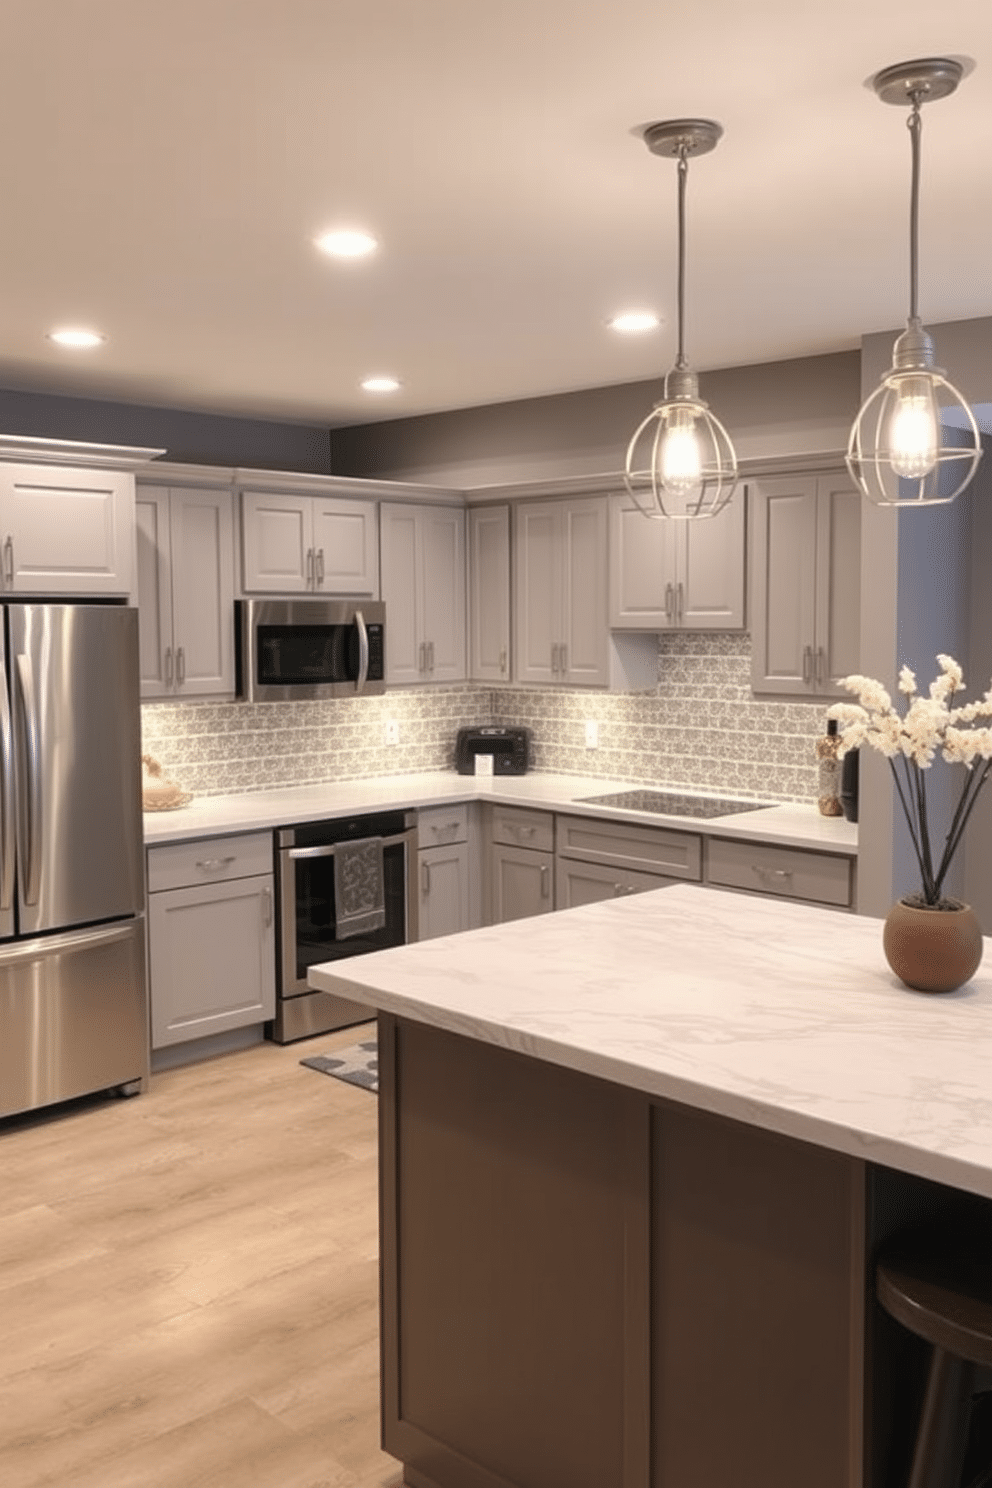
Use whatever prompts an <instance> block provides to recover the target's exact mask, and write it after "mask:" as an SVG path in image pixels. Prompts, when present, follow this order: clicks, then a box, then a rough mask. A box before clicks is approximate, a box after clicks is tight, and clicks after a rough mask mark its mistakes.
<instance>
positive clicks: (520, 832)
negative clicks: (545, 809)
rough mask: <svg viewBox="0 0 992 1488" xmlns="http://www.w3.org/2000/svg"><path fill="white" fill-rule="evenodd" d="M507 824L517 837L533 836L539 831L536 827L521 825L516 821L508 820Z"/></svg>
mask: <svg viewBox="0 0 992 1488" xmlns="http://www.w3.org/2000/svg"><path fill="white" fill-rule="evenodd" d="M506 825H507V826H508V827H509V829H510V831H511V832H512V833H513V835H514V836H515V837H533V835H534V833H535V832H536V831H537V828H536V827H522V826H519V825H518V824H517V823H516V822H507V824H506Z"/></svg>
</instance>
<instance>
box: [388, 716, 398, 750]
mask: <svg viewBox="0 0 992 1488" xmlns="http://www.w3.org/2000/svg"><path fill="white" fill-rule="evenodd" d="M399 742H400V726H399V724H398V723H397V722H396V719H395V718H388V719H387V720H386V743H387V744H398V743H399Z"/></svg>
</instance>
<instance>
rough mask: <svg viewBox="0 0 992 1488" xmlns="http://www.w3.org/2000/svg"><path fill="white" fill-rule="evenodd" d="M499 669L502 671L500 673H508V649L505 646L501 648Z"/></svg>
mask: <svg viewBox="0 0 992 1488" xmlns="http://www.w3.org/2000/svg"><path fill="white" fill-rule="evenodd" d="M499 669H500V672H505V671H506V647H505V646H503V647H501V648H500V653H499Z"/></svg>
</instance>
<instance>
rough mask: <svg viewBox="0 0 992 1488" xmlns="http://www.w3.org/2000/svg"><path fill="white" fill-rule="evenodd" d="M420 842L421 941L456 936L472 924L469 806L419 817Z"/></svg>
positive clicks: (442, 808)
mask: <svg viewBox="0 0 992 1488" xmlns="http://www.w3.org/2000/svg"><path fill="white" fill-rule="evenodd" d="M417 835H418V838H419V842H420V847H419V851H418V853H417V870H418V872H419V874H420V884H419V896H420V934H419V939H420V940H434V939H436V938H437V936H439V935H455V934H457V933H458V931H459V930H468V929H470V927H471V924H472V908H471V894H470V881H471V865H470V848H469V841H468V804H467V802H464V801H462V802H459V803H457V804H456V805H453V806H439V807H433V808H431V809H430V810H426V811H421V812H420V813H419V815H418V817H417Z"/></svg>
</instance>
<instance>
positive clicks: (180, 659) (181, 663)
mask: <svg viewBox="0 0 992 1488" xmlns="http://www.w3.org/2000/svg"><path fill="white" fill-rule="evenodd" d="M185 681H186V649H185V647H184V646H180V647H179V649H178V650H177V652H176V685H177V686H178V687H182V685H183V683H184V682H185Z"/></svg>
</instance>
